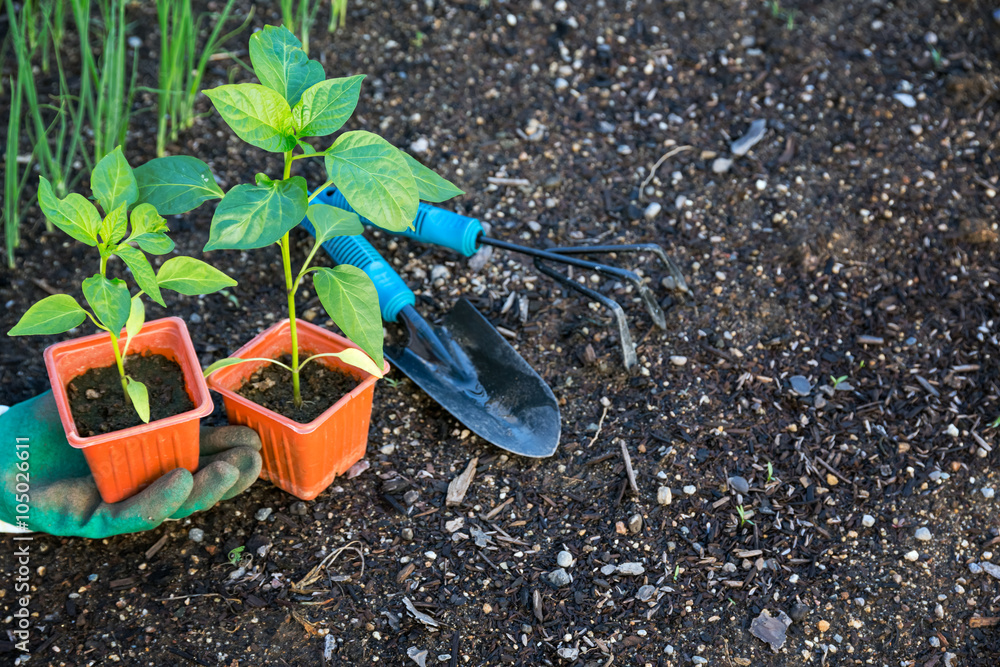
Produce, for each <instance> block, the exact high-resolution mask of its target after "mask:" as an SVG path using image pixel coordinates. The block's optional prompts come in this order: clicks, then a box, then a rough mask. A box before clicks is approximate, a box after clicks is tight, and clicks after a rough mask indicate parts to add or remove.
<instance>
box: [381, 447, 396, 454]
mask: <svg viewBox="0 0 1000 667" xmlns="http://www.w3.org/2000/svg"><path fill="white" fill-rule="evenodd" d="M379 451H380V452H382V453H383V454H385V455H386V456H392V454H393V452H395V451H396V445H383V446H382V447H379Z"/></svg>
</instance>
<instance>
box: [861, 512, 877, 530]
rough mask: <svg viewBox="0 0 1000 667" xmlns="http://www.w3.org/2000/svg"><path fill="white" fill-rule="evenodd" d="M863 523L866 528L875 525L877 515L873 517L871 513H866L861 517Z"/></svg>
mask: <svg viewBox="0 0 1000 667" xmlns="http://www.w3.org/2000/svg"><path fill="white" fill-rule="evenodd" d="M861 525H862V526H864V527H865V528H871V527H872V526H874V525H875V517H873V516H872V515H871V514H866V515H864V516H863V517H861Z"/></svg>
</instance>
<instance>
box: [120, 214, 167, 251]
mask: <svg viewBox="0 0 1000 667" xmlns="http://www.w3.org/2000/svg"><path fill="white" fill-rule="evenodd" d="M168 231H170V229H169V228H168V227H167V221H166V220H164V219H163V218H162V217H161V216H160V214H159V213H157V212H156V209H155V208H153V205H152V204H149V203H142V204H139V205H138V206H136V207H135V208H134V209H133V210H132V233H131V234H130V235H129V237H128V239H126V243H129V242H132V241H135V242H136V243H137V244H139V247H140V248H142V249H143V250H145V251H146V252H148V253H149V254H151V255H165V254H167V253H168V252H170V251H171V250H173V249H174V242H173V241H171V240H170V238H169V237H168V236H167V232H168Z"/></svg>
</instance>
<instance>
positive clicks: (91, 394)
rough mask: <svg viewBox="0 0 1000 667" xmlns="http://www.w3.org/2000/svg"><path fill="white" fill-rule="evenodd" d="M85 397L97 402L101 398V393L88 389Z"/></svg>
mask: <svg viewBox="0 0 1000 667" xmlns="http://www.w3.org/2000/svg"><path fill="white" fill-rule="evenodd" d="M84 395H85V396H86V397H87V398H88V399H90V400H91V401H96V400H97V399H99V398H100V397H101V392H99V391H97V390H96V389H88V390H87V391H85V392H84Z"/></svg>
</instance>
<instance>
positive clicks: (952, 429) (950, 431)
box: [944, 424, 960, 438]
mask: <svg viewBox="0 0 1000 667" xmlns="http://www.w3.org/2000/svg"><path fill="white" fill-rule="evenodd" d="M944 432H945V433H947V434H948V435H950V436H951V437H953V438H957V437H958V436H959V435H960V433H959V430H958V427H956V426H955V425H954V424H948V428H946V429H945V431H944Z"/></svg>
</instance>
